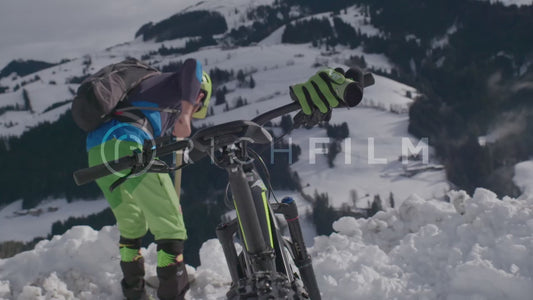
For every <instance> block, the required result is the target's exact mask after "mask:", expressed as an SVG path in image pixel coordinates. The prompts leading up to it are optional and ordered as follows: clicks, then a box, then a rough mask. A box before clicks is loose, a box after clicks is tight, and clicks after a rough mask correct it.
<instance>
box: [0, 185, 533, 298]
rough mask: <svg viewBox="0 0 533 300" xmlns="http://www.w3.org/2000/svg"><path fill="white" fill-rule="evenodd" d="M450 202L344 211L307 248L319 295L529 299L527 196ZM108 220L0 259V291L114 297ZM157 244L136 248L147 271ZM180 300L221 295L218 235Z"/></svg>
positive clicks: (531, 239)
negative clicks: (366, 215)
mask: <svg viewBox="0 0 533 300" xmlns="http://www.w3.org/2000/svg"><path fill="white" fill-rule="evenodd" d="M449 197H450V199H451V201H450V202H449V203H448V202H444V201H439V200H424V199H422V198H420V197H418V196H416V195H414V196H412V197H410V198H409V199H407V200H406V201H404V202H403V203H402V204H401V205H400V206H399V207H397V208H396V209H388V210H387V211H384V212H380V213H378V214H376V215H375V216H374V217H373V218H371V219H357V220H356V219H354V218H350V217H344V218H341V219H340V220H338V221H337V222H335V223H334V228H335V230H336V233H333V234H331V235H330V236H319V237H316V238H315V243H314V246H313V248H311V249H309V250H310V253H311V255H312V257H313V264H314V268H315V271H316V274H317V280H318V283H319V286H320V290H321V292H322V294H323V298H324V299H406V300H407V299H498V300H500V299H524V300H525V299H531V295H533V260H532V259H531V257H533V236H532V235H531V232H533V209H532V207H533V199H531V198H529V199H512V198H509V197H505V198H503V199H501V200H500V199H498V198H497V197H496V195H495V194H494V193H492V192H490V191H488V190H485V189H477V190H476V191H475V193H474V195H473V197H470V196H468V195H467V194H466V193H465V192H450V193H449ZM118 234H119V233H118V231H117V229H116V228H115V227H105V228H104V229H102V230H101V231H99V232H98V231H94V230H92V229H91V228H89V227H83V226H79V227H74V228H72V229H71V230H69V231H68V232H66V233H65V234H64V235H63V236H56V237H54V238H53V239H52V240H51V241H42V242H40V243H39V244H38V245H37V246H36V247H35V249H34V250H31V251H28V252H23V253H20V254H18V255H16V256H14V257H12V258H9V259H3V260H0V299H17V300H25V299H121V298H122V296H121V291H120V283H119V282H120V279H121V274H120V269H119V263H118V262H119V253H118V247H117V246H116V241H117V239H118ZM155 251H156V248H155V245H154V244H152V245H151V246H150V247H148V249H143V255H144V256H145V259H146V269H147V276H153V275H154V274H155V266H156V253H155ZM200 258H201V265H200V266H199V267H198V268H196V269H194V268H192V267H190V266H188V270H189V272H190V273H191V274H193V275H194V276H195V278H196V280H195V282H194V283H193V285H192V288H191V291H190V292H189V293H188V295H187V299H224V296H225V292H226V291H227V289H228V287H229V283H230V276H229V273H228V270H227V267H226V266H225V261H224V255H223V253H222V250H221V247H220V245H219V243H218V241H216V240H208V241H206V242H205V243H204V245H203V246H202V248H201V250H200Z"/></svg>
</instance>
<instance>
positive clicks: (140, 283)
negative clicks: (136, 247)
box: [120, 258, 144, 300]
mask: <svg viewBox="0 0 533 300" xmlns="http://www.w3.org/2000/svg"><path fill="white" fill-rule="evenodd" d="M120 268H121V269H122V274H124V278H123V279H122V281H121V282H120V285H121V286H122V292H123V293H124V296H125V297H126V299H128V300H139V299H142V297H143V295H144V258H141V259H138V260H136V261H132V262H123V261H121V262H120Z"/></svg>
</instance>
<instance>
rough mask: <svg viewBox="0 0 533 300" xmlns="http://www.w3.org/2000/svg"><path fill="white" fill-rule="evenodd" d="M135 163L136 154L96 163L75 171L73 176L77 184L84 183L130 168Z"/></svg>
mask: <svg viewBox="0 0 533 300" xmlns="http://www.w3.org/2000/svg"><path fill="white" fill-rule="evenodd" d="M133 165H135V157H134V156H124V157H121V158H119V159H118V160H114V161H110V162H107V163H105V164H101V165H96V166H93V167H90V168H85V169H81V170H78V171H76V172H74V174H73V177H74V181H75V182H76V184H77V185H84V184H87V183H89V182H91V181H93V180H96V179H98V178H101V177H104V176H107V175H110V174H113V173H114V172H119V171H122V170H125V169H129V168H131V167H133Z"/></svg>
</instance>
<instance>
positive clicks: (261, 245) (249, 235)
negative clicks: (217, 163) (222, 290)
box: [226, 163, 275, 272]
mask: <svg viewBox="0 0 533 300" xmlns="http://www.w3.org/2000/svg"><path fill="white" fill-rule="evenodd" d="M226 171H227V173H228V179H229V183H230V187H231V193H232V195H233V201H234V204H235V210H236V211H237V218H238V220H239V224H240V229H241V232H242V238H243V241H244V246H245V248H246V252H247V253H248V254H249V256H250V259H251V265H252V266H251V267H252V271H254V272H258V271H274V270H275V259H274V250H273V249H272V247H270V245H268V244H267V242H266V241H267V240H269V239H265V234H264V233H263V230H262V229H261V228H262V226H261V223H260V220H259V216H258V212H259V211H263V210H264V209H265V208H262V209H257V203H256V202H255V201H254V197H253V195H252V189H251V187H250V184H249V180H248V178H247V174H250V173H249V172H245V171H244V170H243V165H242V164H238V163H235V164H231V165H229V166H227V167H226ZM252 174H253V173H252ZM266 209H268V208H266ZM268 213H269V212H268ZM265 217H266V218H269V216H268V215H266V216H265ZM269 220H270V219H269ZM268 231H269V232H270V234H271V229H270V228H268ZM267 234H268V232H267Z"/></svg>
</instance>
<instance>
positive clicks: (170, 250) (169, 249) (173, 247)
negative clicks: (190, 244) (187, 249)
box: [156, 239, 184, 267]
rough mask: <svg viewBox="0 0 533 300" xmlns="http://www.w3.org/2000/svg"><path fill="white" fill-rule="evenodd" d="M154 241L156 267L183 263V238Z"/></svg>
mask: <svg viewBox="0 0 533 300" xmlns="http://www.w3.org/2000/svg"><path fill="white" fill-rule="evenodd" d="M156 243H157V266H158V267H167V266H169V265H180V264H182V263H183V254H182V253H183V243H184V242H183V240H177V239H168V240H158V241H156Z"/></svg>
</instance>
